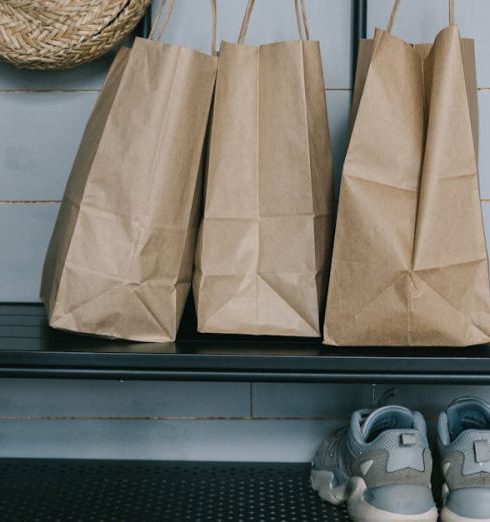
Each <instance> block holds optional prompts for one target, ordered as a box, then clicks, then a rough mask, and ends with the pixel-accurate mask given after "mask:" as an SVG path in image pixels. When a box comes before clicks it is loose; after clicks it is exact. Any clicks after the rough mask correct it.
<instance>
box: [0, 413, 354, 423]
mask: <svg viewBox="0 0 490 522" xmlns="http://www.w3.org/2000/svg"><path fill="white" fill-rule="evenodd" d="M71 420H76V421H85V422H87V421H89V422H90V421H107V422H114V421H130V422H131V421H133V422H138V421H153V422H166V421H184V422H185V421H196V420H199V421H214V422H216V421H247V422H248V421H259V422H260V421H330V422H346V421H347V420H348V417H332V416H325V417H323V416H305V417H296V416H293V417H288V416H259V417H253V418H252V417H248V416H243V417H234V416H229V417H219V416H218V417H217V416H204V417H196V416H188V417H185V416H184V417H179V416H168V417H166V416H163V417H162V416H142V417H134V416H130V417H121V416H115V417H108V416H107V417H104V416H52V415H35V416H0V422H2V421H3V422H7V421H30V422H32V421H53V422H56V421H71Z"/></svg>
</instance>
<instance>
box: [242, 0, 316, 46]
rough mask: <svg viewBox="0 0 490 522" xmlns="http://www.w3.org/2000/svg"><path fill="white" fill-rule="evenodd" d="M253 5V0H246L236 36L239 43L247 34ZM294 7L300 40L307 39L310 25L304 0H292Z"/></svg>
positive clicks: (243, 40)
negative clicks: (238, 32) (238, 33)
mask: <svg viewBox="0 0 490 522" xmlns="http://www.w3.org/2000/svg"><path fill="white" fill-rule="evenodd" d="M300 1H301V6H300ZM254 5H255V0H248V4H247V8H246V9H245V14H244V16H243V21H242V26H241V28H240V36H239V37H238V43H239V44H242V43H244V42H245V37H246V36H247V32H248V26H249V23H250V17H251V16H252V11H253V8H254ZM294 9H295V12H296V21H297V23H298V32H299V38H300V40H309V39H310V27H309V24H308V17H307V16H306V6H305V0H294Z"/></svg>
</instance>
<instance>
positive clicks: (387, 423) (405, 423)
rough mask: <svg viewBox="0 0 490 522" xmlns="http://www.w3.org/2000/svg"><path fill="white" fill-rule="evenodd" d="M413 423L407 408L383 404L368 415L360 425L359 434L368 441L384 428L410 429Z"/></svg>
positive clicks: (384, 429) (411, 415)
mask: <svg viewBox="0 0 490 522" xmlns="http://www.w3.org/2000/svg"><path fill="white" fill-rule="evenodd" d="M413 423H414V419H413V413H412V412H411V411H410V410H408V409H407V408H403V407H402V406H385V407H383V408H379V409H378V410H375V411H373V412H372V413H371V415H369V417H368V418H367V419H366V420H365V421H364V424H363V425H362V428H361V434H362V436H363V438H364V440H365V441H370V440H374V439H375V438H376V437H377V436H378V435H380V434H381V433H383V432H384V431H386V430H411V429H413Z"/></svg>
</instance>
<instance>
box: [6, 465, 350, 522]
mask: <svg viewBox="0 0 490 522" xmlns="http://www.w3.org/2000/svg"><path fill="white" fill-rule="evenodd" d="M0 518H1V520H2V522H11V521H12V522H14V521H15V522H18V521H21V520H32V521H34V520H39V521H47V520H53V521H55V520H58V521H70V520H71V521H82V520H83V521H84V522H85V521H90V520H93V521H97V522H100V521H105V522H109V521H117V522H120V521H125V522H142V521H144V522H152V521H155V522H156V521H158V522H165V521H167V522H176V521H179V522H185V521H191V522H208V521H209V522H252V521H258V522H259V521H260V522H285V521H287V522H344V521H346V522H348V521H349V518H348V516H347V514H346V511H345V509H344V508H343V507H342V508H338V507H333V506H330V505H329V504H327V503H326V502H323V501H321V500H320V499H319V498H318V497H317V495H316V493H315V492H314V491H313V490H312V489H311V487H310V485H309V466H308V465H305V464H235V463H192V462H187V463H182V462H181V463H178V462H140V461H138V462H134V461H133V462H132V461H76V460H29V459H25V460H24V459H7V460H0Z"/></svg>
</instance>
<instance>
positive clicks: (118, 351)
mask: <svg viewBox="0 0 490 522" xmlns="http://www.w3.org/2000/svg"><path fill="white" fill-rule="evenodd" d="M0 377H63V378H104V379H107V378H109V379H166V380H213V381H228V380H242V381H249V382H253V381H268V382H274V381H280V382H351V383H353V382H369V383H383V382H392V383H395V382H398V383H402V382H410V383H432V384H438V383H453V384H465V383H475V384H476V383H479V384H486V383H490V346H480V347H472V348H463V349H462V348H392V347H391V348H382V347H376V348H366V347H359V348H332V347H327V346H324V345H322V344H321V342H320V340H317V339H292V338H278V337H272V338H265V337H248V336H225V335H203V334H198V333H196V328H195V317H194V316H193V314H192V311H189V310H188V311H187V312H186V314H185V316H184V321H183V324H182V327H181V329H180V333H179V337H178V339H177V341H176V342H175V343H161V344H152V343H131V342H124V341H114V340H108V339H102V338H96V337H90V336H83V335H74V334H69V333H66V332H60V331H56V330H53V329H51V328H50V327H49V326H48V324H47V320H46V316H45V313H44V309H43V307H42V306H41V305H16V304H11V305H8V304H3V305H0Z"/></svg>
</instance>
